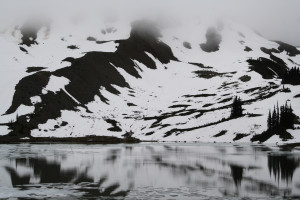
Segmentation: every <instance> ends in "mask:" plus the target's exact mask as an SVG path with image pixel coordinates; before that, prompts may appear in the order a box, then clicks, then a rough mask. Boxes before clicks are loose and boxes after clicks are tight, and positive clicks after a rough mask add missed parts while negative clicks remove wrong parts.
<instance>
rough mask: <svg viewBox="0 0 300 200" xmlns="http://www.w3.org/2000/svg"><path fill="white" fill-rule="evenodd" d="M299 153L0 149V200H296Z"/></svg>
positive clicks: (207, 147)
mask: <svg viewBox="0 0 300 200" xmlns="http://www.w3.org/2000/svg"><path fill="white" fill-rule="evenodd" d="M299 166H300V148H294V149H293V150H290V151H282V150H280V149H279V148H278V147H276V146H275V145H273V146H267V145H258V144H229V143H227V144H220V143H140V144H114V145H84V144H9V145H0V177H1V178H0V199H166V200H167V199H180V200H182V199H195V200H199V199H200V200H202V199H203V200H204V199H205V200H207V199H209V200H221V199H222V200H224V199H233V200H235V199H240V200H253V199H255V200H258V199H270V200H271V199H275V200H276V199H278V200H279V199H300V169H299Z"/></svg>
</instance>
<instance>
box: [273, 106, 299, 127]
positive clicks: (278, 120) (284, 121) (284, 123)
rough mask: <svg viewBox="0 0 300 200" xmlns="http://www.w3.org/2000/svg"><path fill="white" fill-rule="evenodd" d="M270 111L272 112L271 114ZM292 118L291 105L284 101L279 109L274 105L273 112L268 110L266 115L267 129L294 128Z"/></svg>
mask: <svg viewBox="0 0 300 200" xmlns="http://www.w3.org/2000/svg"><path fill="white" fill-rule="evenodd" d="M271 113H272V114H271ZM294 119H295V114H294V113H293V109H292V106H291V105H289V106H288V104H287V102H286V103H285V105H283V106H281V107H280V109H279V105H278V103H277V107H275V106H274V110H273V112H271V110H270V111H269V115H268V130H277V129H289V128H294Z"/></svg>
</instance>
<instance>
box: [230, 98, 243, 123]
mask: <svg viewBox="0 0 300 200" xmlns="http://www.w3.org/2000/svg"><path fill="white" fill-rule="evenodd" d="M242 115H243V108H242V101H241V99H240V98H239V97H237V96H236V97H235V98H234V99H233V103H232V107H231V117H232V118H237V117H241V116H242Z"/></svg>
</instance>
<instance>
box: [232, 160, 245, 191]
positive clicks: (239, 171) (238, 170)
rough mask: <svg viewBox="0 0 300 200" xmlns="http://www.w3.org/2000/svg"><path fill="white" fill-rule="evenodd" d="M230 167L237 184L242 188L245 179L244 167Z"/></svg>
mask: <svg viewBox="0 0 300 200" xmlns="http://www.w3.org/2000/svg"><path fill="white" fill-rule="evenodd" d="M230 169H231V175H232V178H233V181H234V184H235V186H236V187H237V188H240V186H241V183H242V179H243V171H244V168H243V167H240V166H238V165H230Z"/></svg>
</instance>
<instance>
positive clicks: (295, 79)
mask: <svg viewBox="0 0 300 200" xmlns="http://www.w3.org/2000/svg"><path fill="white" fill-rule="evenodd" d="M282 84H291V85H300V69H299V67H292V68H291V69H290V70H287V71H286V73H285V74H284V76H283V78H282Z"/></svg>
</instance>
